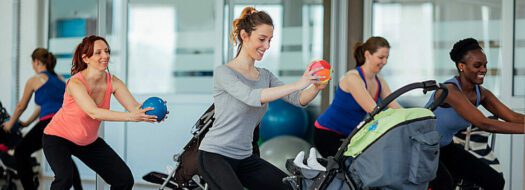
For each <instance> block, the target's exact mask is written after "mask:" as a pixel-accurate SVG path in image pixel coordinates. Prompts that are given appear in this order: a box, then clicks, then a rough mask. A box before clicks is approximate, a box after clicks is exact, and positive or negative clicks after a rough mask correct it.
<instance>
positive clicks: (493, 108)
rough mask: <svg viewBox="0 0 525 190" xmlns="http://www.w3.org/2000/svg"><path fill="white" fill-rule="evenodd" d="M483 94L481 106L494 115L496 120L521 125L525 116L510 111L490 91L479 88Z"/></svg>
mask: <svg viewBox="0 0 525 190" xmlns="http://www.w3.org/2000/svg"><path fill="white" fill-rule="evenodd" d="M481 91H482V94H483V100H482V102H481V104H482V105H483V107H485V108H486V109H487V110H488V111H490V113H492V114H494V115H495V116H497V117H498V118H501V119H503V120H505V121H508V122H512V123H521V124H523V122H524V121H525V116H524V115H523V114H520V113H517V112H515V111H512V110H511V109H510V108H509V107H507V106H506V105H505V104H503V103H502V102H501V101H500V100H499V99H498V98H497V97H496V96H494V94H492V92H490V90H488V89H485V88H481Z"/></svg>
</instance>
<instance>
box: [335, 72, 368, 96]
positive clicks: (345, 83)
mask: <svg viewBox="0 0 525 190" xmlns="http://www.w3.org/2000/svg"><path fill="white" fill-rule="evenodd" d="M339 84H340V87H341V89H342V90H343V91H345V92H350V91H351V90H350V89H352V88H356V87H358V86H360V85H362V86H364V83H363V81H362V80H361V77H360V76H359V73H358V72H357V71H356V70H355V69H353V70H350V71H348V72H346V74H345V75H344V77H343V78H342V79H341V81H340V83H339Z"/></svg>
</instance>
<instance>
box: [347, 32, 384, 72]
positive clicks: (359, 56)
mask: <svg viewBox="0 0 525 190" xmlns="http://www.w3.org/2000/svg"><path fill="white" fill-rule="evenodd" d="M379 48H390V44H389V43H388V41H387V40H386V39H385V38H383V37H380V36H374V37H370V38H368V40H366V42H365V43H362V42H357V43H356V44H355V45H354V59H355V62H356V66H355V67H356V68H357V67H359V66H361V65H363V64H365V61H366V58H365V52H366V51H368V52H369V53H370V54H374V53H375V52H376V51H377V50H378V49H379Z"/></svg>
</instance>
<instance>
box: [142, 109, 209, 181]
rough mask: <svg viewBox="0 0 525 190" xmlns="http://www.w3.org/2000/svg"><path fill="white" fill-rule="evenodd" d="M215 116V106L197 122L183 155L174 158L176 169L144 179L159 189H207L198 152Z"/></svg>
mask: <svg viewBox="0 0 525 190" xmlns="http://www.w3.org/2000/svg"><path fill="white" fill-rule="evenodd" d="M214 114H215V106H214V105H211V106H210V107H209V108H208V109H207V110H206V111H205V112H204V114H203V115H202V116H201V117H200V118H199V120H197V122H196V123H195V125H194V126H193V128H192V130H191V133H192V135H193V137H192V138H191V140H190V142H188V144H186V146H184V148H183V150H182V153H180V154H175V155H174V156H173V160H174V161H175V163H176V169H174V170H173V171H171V172H169V174H164V173H161V172H155V171H153V172H150V173H148V174H146V175H144V176H143V177H142V179H144V180H146V181H148V182H150V183H155V184H160V185H161V186H160V188H159V189H165V188H166V187H167V188H170V189H178V190H179V189H180V190H182V189H188V190H189V189H199V188H200V189H207V186H206V183H204V181H203V180H202V177H201V176H199V175H198V174H197V152H198V150H199V145H200V142H201V141H202V138H204V135H205V134H206V132H208V130H209V128H210V127H211V126H212V124H213V121H215V117H214Z"/></svg>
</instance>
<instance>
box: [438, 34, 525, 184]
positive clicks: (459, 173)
mask: <svg viewBox="0 0 525 190" xmlns="http://www.w3.org/2000/svg"><path fill="white" fill-rule="evenodd" d="M450 57H451V59H452V60H453V61H454V62H455V63H456V68H457V70H458V72H459V75H457V76H454V77H453V78H451V79H449V80H447V81H445V84H446V87H447V89H448V96H447V98H446V100H445V102H444V103H443V104H442V105H440V106H439V107H438V108H437V109H436V110H435V111H434V113H435V115H436V118H437V122H436V130H437V131H438V132H439V133H440V135H441V136H442V138H441V141H440V146H441V149H440V157H439V161H440V165H439V169H438V174H437V177H436V178H435V179H434V180H433V181H432V182H431V187H432V189H433V190H436V189H453V188H454V183H455V181H454V180H455V179H465V180H467V181H469V182H472V183H474V184H476V185H478V186H480V187H482V188H483V189H503V187H504V186H505V180H504V179H503V175H502V174H500V173H498V172H497V171H495V170H494V169H492V168H491V167H490V166H489V165H487V164H485V163H483V162H482V161H481V160H479V159H477V158H476V157H474V156H473V155H471V154H470V153H468V152H467V151H465V150H464V148H463V147H461V146H460V145H457V144H454V143H452V136H453V135H454V134H456V133H457V132H458V131H460V130H462V129H465V128H467V127H469V126H470V125H474V126H477V127H478V128H480V129H481V130H484V131H488V132H493V133H505V134H523V133H524V125H523V123H524V121H525V117H524V115H523V114H520V113H517V112H515V111H512V110H511V109H510V108H508V107H507V106H505V104H503V103H502V102H501V101H500V100H499V99H498V98H497V97H496V96H495V95H494V94H492V92H491V91H490V90H488V89H486V88H483V87H482V86H481V84H483V81H484V78H485V75H486V73H487V57H486V56H485V53H484V52H483V49H482V48H481V47H480V46H479V43H478V41H477V40H475V39H472V38H467V39H463V40H461V41H459V42H457V43H456V44H454V47H453V49H452V50H451V51H450ZM439 93H441V92H437V94H439ZM434 97H436V95H433V96H432V98H431V99H430V101H429V104H430V103H432V102H433V101H434ZM479 105H483V107H485V109H487V110H488V111H489V112H491V113H492V114H494V115H495V116H497V117H498V118H501V119H502V120H504V121H499V120H494V119H490V118H488V117H486V116H485V115H483V113H482V112H481V111H480V110H479V109H478V108H477V106H479ZM474 171H475V172H474Z"/></svg>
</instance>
